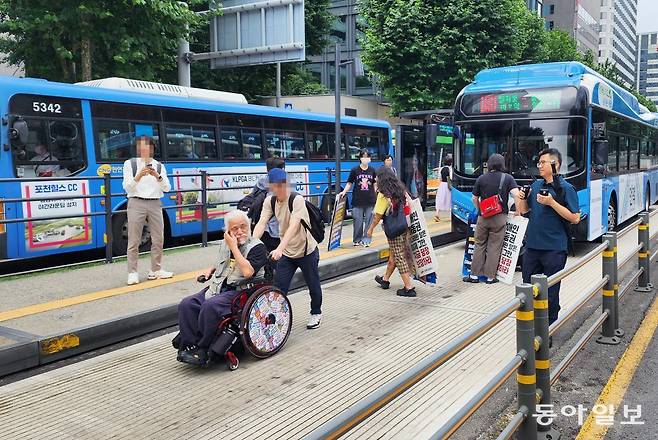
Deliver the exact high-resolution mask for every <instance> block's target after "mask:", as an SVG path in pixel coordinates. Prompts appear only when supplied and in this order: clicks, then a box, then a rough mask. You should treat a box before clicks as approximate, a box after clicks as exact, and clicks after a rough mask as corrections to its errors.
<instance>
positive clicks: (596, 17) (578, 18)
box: [542, 0, 601, 61]
mask: <svg viewBox="0 0 658 440" xmlns="http://www.w3.org/2000/svg"><path fill="white" fill-rule="evenodd" d="M542 16H543V17H544V19H545V21H546V28H547V29H549V30H553V29H561V30H563V31H565V32H567V33H568V34H569V35H571V36H572V37H573V38H574V39H575V40H576V43H577V44H578V50H579V51H580V52H581V53H582V54H585V53H587V52H591V53H592V55H593V56H594V61H597V59H598V55H599V32H600V31H601V22H600V17H601V0H546V1H545V2H544V7H543V10H542Z"/></svg>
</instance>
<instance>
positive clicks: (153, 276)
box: [146, 269, 174, 280]
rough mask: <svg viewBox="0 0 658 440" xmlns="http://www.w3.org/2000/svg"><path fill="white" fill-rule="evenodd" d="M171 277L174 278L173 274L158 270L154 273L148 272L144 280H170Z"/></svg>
mask: <svg viewBox="0 0 658 440" xmlns="http://www.w3.org/2000/svg"><path fill="white" fill-rule="evenodd" d="M173 276H174V273H173V272H167V271H166V270H162V269H160V270H158V271H156V272H153V271H149V273H148V275H147V276H146V278H148V279H149V280H157V279H164V278H171V277H173Z"/></svg>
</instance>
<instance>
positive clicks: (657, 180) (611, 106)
mask: <svg viewBox="0 0 658 440" xmlns="http://www.w3.org/2000/svg"><path fill="white" fill-rule="evenodd" d="M454 137H455V143H454V145H455V164H454V179H453V190H452V199H453V228H455V229H456V230H462V231H463V230H465V224H466V222H467V219H468V217H469V215H470V214H471V213H472V212H473V211H474V207H473V203H472V200H471V191H472V189H473V185H474V183H475V179H477V177H478V176H480V175H481V174H482V173H483V172H485V171H486V162H487V158H488V157H489V156H490V155H491V154H493V153H500V154H502V155H503V156H504V157H505V159H506V167H507V169H508V170H509V171H510V172H511V174H512V175H513V176H514V177H515V178H516V180H517V182H518V183H519V185H521V184H530V183H531V182H532V178H533V176H537V175H538V174H539V173H538V169H537V159H538V157H537V154H538V153H539V151H541V150H542V149H544V148H548V147H552V148H556V149H558V150H559V151H560V152H561V153H562V157H563V163H562V167H561V169H560V170H559V173H560V174H563V175H564V176H565V178H566V179H567V181H568V182H570V183H571V184H572V185H573V186H574V187H575V189H576V191H577V192H578V201H579V206H580V210H581V219H582V221H581V222H580V224H579V225H578V227H577V228H575V229H576V230H575V231H574V234H575V238H576V239H579V240H594V239H596V238H597V237H600V236H601V235H602V234H604V233H605V232H606V231H608V230H612V229H614V228H615V227H616V226H617V225H618V224H620V223H622V222H624V221H626V220H628V219H629V218H631V217H633V216H634V215H636V214H637V213H639V212H640V211H642V210H644V209H648V207H649V205H650V204H652V203H654V202H655V201H656V198H657V197H658V151H657V149H656V148H657V143H658V115H657V114H655V113H650V112H649V111H648V110H647V109H646V108H645V107H643V106H641V105H640V104H639V103H638V100H637V99H636V98H635V97H634V96H633V95H632V94H631V93H629V92H628V91H626V90H624V89H623V88H621V87H619V86H617V85H616V84H614V83H612V82H611V81H609V80H607V79H606V78H604V77H602V76H601V75H599V74H598V73H596V72H595V71H593V70H592V69H589V68H588V67H586V66H584V65H583V64H580V63H576V62H561V63H547V64H535V65H520V66H512V67H502V68H496V69H489V70H484V71H482V72H480V73H478V74H477V76H476V77H475V80H474V81H473V82H472V83H471V84H469V85H467V86H466V87H465V88H464V89H463V90H462V91H461V93H460V94H459V95H458V97H457V100H456V103H455V131H454Z"/></svg>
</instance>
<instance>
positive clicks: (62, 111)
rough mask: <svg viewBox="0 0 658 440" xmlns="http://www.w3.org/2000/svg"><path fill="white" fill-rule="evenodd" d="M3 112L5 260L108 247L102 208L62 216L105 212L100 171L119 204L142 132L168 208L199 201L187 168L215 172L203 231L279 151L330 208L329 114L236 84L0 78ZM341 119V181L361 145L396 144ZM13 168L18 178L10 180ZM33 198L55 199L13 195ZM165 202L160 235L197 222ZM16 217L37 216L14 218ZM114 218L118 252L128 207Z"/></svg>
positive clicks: (379, 155)
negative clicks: (285, 105)
mask: <svg viewBox="0 0 658 440" xmlns="http://www.w3.org/2000/svg"><path fill="white" fill-rule="evenodd" d="M0 112H1V114H2V126H1V130H0V139H1V143H2V145H3V147H2V148H1V149H0V179H2V180H1V181H0V220H5V219H6V221H7V223H6V224H0V260H2V259H21V258H31V257H40V256H45V255H50V254H55V253H63V252H76V251H82V250H90V249H96V248H102V247H104V246H105V239H106V232H107V231H106V226H105V219H104V217H103V216H102V215H91V216H87V217H77V218H76V217H71V218H64V217H65V216H67V215H72V216H77V215H85V214H90V213H99V212H100V213H102V212H104V211H105V206H104V200H103V198H102V197H101V196H100V194H102V193H103V191H104V190H105V188H104V187H103V180H102V179H100V178H98V176H103V174H104V173H111V175H112V176H113V177H115V179H113V180H112V185H111V187H112V188H111V194H113V195H116V196H114V197H112V200H111V202H112V211H113V212H114V211H121V210H124V209H125V205H126V199H125V197H124V196H121V195H120V194H121V193H123V189H122V188H121V181H120V179H117V177H119V176H121V175H122V169H123V163H124V161H125V160H126V159H128V158H130V157H132V156H133V155H134V154H135V153H134V139H135V137H136V136H139V135H149V136H152V137H153V138H154V139H155V140H156V144H157V148H156V152H155V157H156V158H157V159H158V160H161V161H162V162H163V163H164V164H166V167H167V171H168V174H169V178H170V181H171V185H172V190H173V192H172V193H171V194H168V195H167V196H166V197H165V198H164V199H163V206H164V207H166V206H170V207H171V206H177V205H190V204H194V203H197V202H198V197H199V195H198V193H197V192H194V191H193V190H197V189H200V188H201V183H200V177H190V175H191V174H198V173H200V171H201V170H205V171H206V172H207V173H209V174H215V175H216V176H211V177H210V178H208V182H207V190H208V191H207V197H208V202H209V203H211V204H212V205H211V206H212V207H211V208H210V209H209V210H208V230H209V231H219V230H221V229H222V227H223V221H222V218H223V217H222V214H223V213H224V212H225V210H226V209H227V207H228V205H229V204H230V203H235V202H237V201H238V200H239V199H241V198H242V197H243V196H244V193H245V192H248V190H246V189H244V188H245V187H249V186H253V184H254V183H255V180H256V179H257V177H258V176H257V175H255V174H254V173H264V171H265V166H264V163H265V159H266V158H267V157H270V156H277V157H282V158H284V159H285V160H286V167H287V169H288V171H289V172H291V175H292V177H293V180H294V181H295V182H297V183H298V184H299V185H298V190H299V191H300V192H304V193H305V194H306V195H317V197H314V198H313V199H312V200H314V202H315V203H318V204H320V205H321V207H322V209H323V210H324V211H325V213H328V211H330V210H331V209H332V208H333V198H332V197H331V196H329V194H330V188H329V184H328V182H329V173H330V170H331V169H333V168H334V167H335V166H334V164H335V154H334V152H335V149H334V118H333V116H331V115H324V114H314V113H309V112H299V111H292V110H284V109H277V108H273V107H264V106H258V105H249V104H247V103H246V100H245V99H244V97H243V96H242V95H238V94H231V93H223V92H214V91H207V90H200V89H193V88H184V87H179V86H171V85H166V84H155V83H147V82H142V81H134V80H126V79H118V78H111V79H108V80H97V81H92V82H90V83H86V84H60V83H53V82H48V81H44V80H37V79H27V78H25V79H21V78H2V79H0ZM342 130H343V131H342V133H343V139H342V140H341V144H342V145H343V148H342V151H343V157H342V158H341V161H342V171H343V173H342V174H343V175H342V181H343V182H344V181H345V180H346V178H347V175H348V173H349V170H350V168H351V167H353V166H356V164H357V163H358V158H357V154H358V152H359V150H360V149H361V148H367V149H368V150H369V151H370V153H371V154H372V157H373V162H374V164H375V165H376V164H377V161H381V160H382V159H383V156H384V155H385V154H388V153H389V152H391V151H392V148H391V145H392V139H391V129H390V126H389V124H388V123H387V122H385V121H378V120H368V119H361V118H354V117H345V118H344V119H342ZM217 174H220V175H219V176H217ZM92 176H94V177H95V178H92ZM85 177H86V178H87V179H85ZM17 178H20V179H22V180H20V181H10V180H9V179H17ZM334 182H335V177H334ZM334 185H335V184H334ZM332 186H333V185H332ZM233 187H235V188H236V190H230V189H231V188H233ZM186 191H191V192H186ZM331 192H334V193H335V189H334V188H332V191H331ZM75 195H92V196H94V197H92V198H80V199H75V198H74V197H73V196H75ZM57 197H63V199H57ZM30 198H47V199H51V200H46V201H36V200H35V201H20V199H30ZM164 213H165V230H166V231H165V232H166V235H167V236H169V237H182V236H186V235H192V234H199V233H200V232H201V221H200V220H201V219H200V215H199V214H200V210H199V209H184V208H180V209H178V208H176V209H165V210H164ZM53 217H55V218H56V219H54V220H53V219H52V218H53ZM22 218H29V219H31V220H32V221H27V222H9V220H11V219H14V220H16V219H22ZM40 218H41V219H44V220H39V219H40ZM45 219H50V220H45ZM111 224H112V233H113V251H114V253H115V254H123V253H125V249H126V246H127V243H126V241H127V236H126V215H125V213H116V214H115V215H112V222H111Z"/></svg>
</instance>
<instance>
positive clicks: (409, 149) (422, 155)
mask: <svg viewBox="0 0 658 440" xmlns="http://www.w3.org/2000/svg"><path fill="white" fill-rule="evenodd" d="M396 136H397V140H398V142H397V145H396V153H395V156H396V157H397V160H398V166H399V170H398V175H399V177H400V179H401V180H402V181H403V182H404V184H405V186H406V187H407V191H409V194H411V196H412V197H414V198H418V199H420V202H421V204H422V205H423V209H425V207H426V205H427V144H426V138H425V137H426V130H425V127H419V126H412V125H399V126H398V128H397V133H396Z"/></svg>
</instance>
